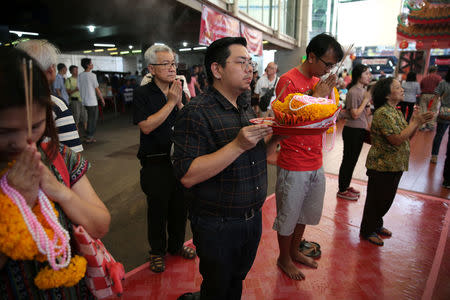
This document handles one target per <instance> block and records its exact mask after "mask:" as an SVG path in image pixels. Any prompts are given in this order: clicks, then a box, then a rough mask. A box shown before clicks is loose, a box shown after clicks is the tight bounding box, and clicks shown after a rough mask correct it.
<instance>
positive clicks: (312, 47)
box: [306, 32, 344, 61]
mask: <svg viewBox="0 0 450 300" xmlns="http://www.w3.org/2000/svg"><path fill="white" fill-rule="evenodd" d="M330 48H331V49H333V50H334V54H335V56H336V60H337V61H341V60H342V57H343V56H344V52H343V51H342V46H341V44H339V42H338V41H337V40H336V39H335V38H334V37H333V36H332V35H329V34H327V33H325V32H323V33H321V34H318V35H316V36H315V37H313V38H312V39H311V41H310V42H309V44H308V46H307V47H306V58H307V59H308V58H309V54H310V53H314V54H315V55H316V56H317V57H322V56H323V55H325V53H326V52H327V51H328V49H330Z"/></svg>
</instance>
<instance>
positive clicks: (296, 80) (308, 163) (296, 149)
mask: <svg viewBox="0 0 450 300" xmlns="http://www.w3.org/2000/svg"><path fill="white" fill-rule="evenodd" d="M288 80H290V81H291V83H290V84H289V85H288V86H287V88H286V89H285V90H284V92H283V94H282V95H281V96H280V98H279V99H284V98H285V97H286V96H287V95H288V94H291V93H302V94H308V95H312V89H313V87H314V85H315V84H316V83H317V82H318V81H319V78H317V77H312V78H307V77H306V76H305V75H303V74H302V73H301V72H300V71H299V70H298V69H297V68H293V69H291V70H289V71H288V72H287V73H285V74H283V75H282V76H281V77H280V79H279V80H278V84H277V87H276V94H277V96H278V94H279V93H280V92H281V90H282V89H283V87H284V86H285V84H286V82H287V81H288ZM277 165H278V166H279V167H281V168H283V169H285V170H289V171H314V170H317V169H319V168H320V167H321V166H322V135H320V134H319V135H293V136H291V137H289V138H286V139H284V140H282V141H281V150H280V154H279V155H278V160H277Z"/></svg>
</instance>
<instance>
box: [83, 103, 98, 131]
mask: <svg viewBox="0 0 450 300" xmlns="http://www.w3.org/2000/svg"><path fill="white" fill-rule="evenodd" d="M85 107H86V111H87V129H86V137H87V138H88V139H91V138H93V137H94V134H95V130H96V129H97V120H98V105H96V106H85Z"/></svg>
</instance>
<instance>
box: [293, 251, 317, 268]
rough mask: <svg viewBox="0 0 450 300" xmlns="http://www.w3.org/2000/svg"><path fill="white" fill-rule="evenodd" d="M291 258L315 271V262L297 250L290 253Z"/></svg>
mask: <svg viewBox="0 0 450 300" xmlns="http://www.w3.org/2000/svg"><path fill="white" fill-rule="evenodd" d="M291 258H292V260H294V261H296V262H299V263H301V264H304V265H305V266H308V267H311V268H314V269H317V266H318V264H317V262H316V261H315V260H314V259H312V258H311V257H308V256H306V255H304V254H303V253H301V252H300V251H299V250H295V251H292V253H291Z"/></svg>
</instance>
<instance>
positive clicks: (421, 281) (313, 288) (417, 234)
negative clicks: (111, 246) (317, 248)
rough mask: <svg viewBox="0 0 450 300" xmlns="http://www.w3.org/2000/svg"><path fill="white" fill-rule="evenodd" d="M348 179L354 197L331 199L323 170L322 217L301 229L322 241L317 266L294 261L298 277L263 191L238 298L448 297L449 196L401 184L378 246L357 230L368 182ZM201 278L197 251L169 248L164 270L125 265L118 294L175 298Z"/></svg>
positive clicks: (271, 200) (333, 184)
mask: <svg viewBox="0 0 450 300" xmlns="http://www.w3.org/2000/svg"><path fill="white" fill-rule="evenodd" d="M352 185H353V186H354V187H355V188H357V189H359V190H361V198H360V200H359V201H357V202H352V201H347V200H341V199H336V191H337V178H336V176H335V175H329V174H327V190H326V196H325V204H324V210H323V215H322V219H321V221H320V224H319V225H317V226H307V228H306V232H305V238H306V239H307V240H313V241H316V242H318V243H320V245H321V249H322V257H321V258H320V259H318V263H319V268H318V269H311V268H308V267H306V266H302V265H298V266H299V268H300V269H301V270H302V272H303V273H304V274H305V275H306V279H305V280H303V281H294V280H291V279H289V278H288V277H287V276H286V275H284V273H283V272H282V271H280V269H279V268H278V267H277V266H276V259H277V256H278V244H277V238H276V232H275V231H274V230H272V224H273V220H274V218H275V215H276V209H275V196H274V195H271V196H269V197H268V198H267V200H266V203H265V204H264V207H263V235H262V239H261V243H260V245H259V249H258V254H257V257H256V259H255V263H254V265H253V267H252V269H251V270H250V272H249V274H248V276H247V279H246V280H245V282H244V289H243V296H242V299H244V300H256V299H268V300H269V299H280V300H281V299H286V300H287V299H289V300H291V299H450V259H448V258H449V257H450V243H449V242H448V241H449V239H450V231H449V223H450V210H449V209H448V206H449V204H450V201H448V200H445V199H441V198H437V197H432V196H426V195H421V194H416V193H412V192H407V191H402V190H399V191H398V193H397V196H396V198H395V201H394V204H393V205H392V207H391V209H390V211H389V212H388V214H387V215H386V216H385V218H384V221H385V226H386V227H387V228H389V229H390V230H391V231H392V232H393V237H392V238H389V239H385V245H384V246H383V247H378V246H375V245H372V244H370V243H368V242H367V241H364V240H360V238H359V225H360V222H361V217H362V211H363V207H364V201H365V196H366V192H365V191H366V186H365V183H364V182H362V181H357V182H356V183H355V181H353V184H352ZM188 243H190V241H189V242H188ZM200 283H201V275H200V273H199V272H198V259H195V260H194V261H187V260H184V259H182V258H179V257H172V256H168V257H167V265H166V271H165V272H164V273H161V274H155V273H152V272H151V271H150V270H149V268H148V264H144V265H143V266H141V267H139V268H137V269H135V270H133V271H131V272H129V273H127V277H126V280H125V282H124V289H125V292H124V295H123V296H122V299H158V300H159V299H169V300H171V299H177V297H178V296H179V295H181V294H182V293H185V292H189V291H197V290H199V287H200Z"/></svg>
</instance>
